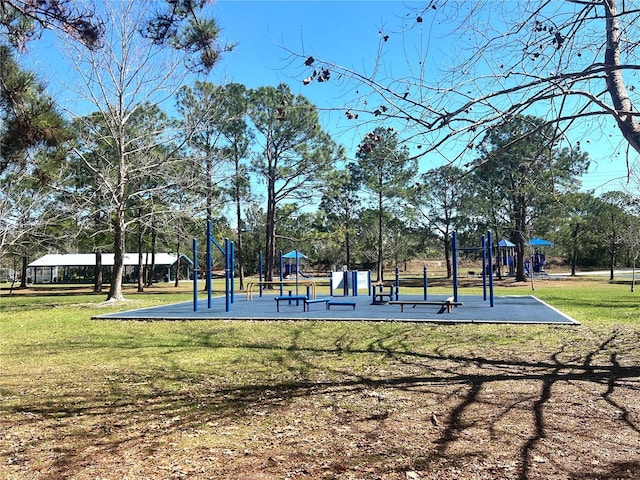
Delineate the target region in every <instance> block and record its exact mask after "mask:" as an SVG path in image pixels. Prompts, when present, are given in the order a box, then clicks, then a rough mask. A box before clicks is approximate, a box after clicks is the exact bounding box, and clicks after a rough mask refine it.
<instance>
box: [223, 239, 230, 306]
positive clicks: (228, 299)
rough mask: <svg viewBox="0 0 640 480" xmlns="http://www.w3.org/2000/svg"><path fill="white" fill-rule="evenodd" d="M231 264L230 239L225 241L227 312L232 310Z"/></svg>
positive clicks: (225, 297) (225, 304)
mask: <svg viewBox="0 0 640 480" xmlns="http://www.w3.org/2000/svg"><path fill="white" fill-rule="evenodd" d="M230 263H231V247H230V245H229V239H228V238H225V239H224V308H225V312H228V311H229V310H230V309H231V306H230V303H229V301H230V299H231V292H230V291H229V290H230V289H229V279H230V278H231V272H230V271H229V264H230Z"/></svg>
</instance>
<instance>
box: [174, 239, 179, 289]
mask: <svg viewBox="0 0 640 480" xmlns="http://www.w3.org/2000/svg"><path fill="white" fill-rule="evenodd" d="M176 255H178V259H177V260H176V272H175V276H176V278H175V283H174V284H173V286H174V287H176V288H178V285H179V284H180V238H178V242H177V244H176Z"/></svg>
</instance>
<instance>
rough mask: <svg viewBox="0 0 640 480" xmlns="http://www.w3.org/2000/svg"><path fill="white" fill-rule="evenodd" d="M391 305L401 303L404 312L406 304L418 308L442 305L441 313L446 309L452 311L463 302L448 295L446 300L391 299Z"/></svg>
mask: <svg viewBox="0 0 640 480" xmlns="http://www.w3.org/2000/svg"><path fill="white" fill-rule="evenodd" d="M389 305H400V311H401V312H404V306H405V305H413V308H416V306H418V305H440V306H441V307H442V310H441V311H440V312H439V313H443V312H444V311H446V312H447V313H451V310H453V307H458V306H460V305H462V302H456V301H454V298H453V297H448V298H446V299H445V300H391V301H390V302H389Z"/></svg>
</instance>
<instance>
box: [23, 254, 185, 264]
mask: <svg viewBox="0 0 640 480" xmlns="http://www.w3.org/2000/svg"><path fill="white" fill-rule="evenodd" d="M113 257H114V255H113V253H103V254H102V265H103V266H112V265H113ZM142 258H143V260H142V261H143V263H145V264H148V263H150V262H151V254H149V255H147V254H146V253H145V254H143V255H142ZM177 261H178V255H176V254H175V253H156V258H155V264H156V265H173V264H175V263H176V262H177ZM180 261H181V262H187V263H188V264H189V265H192V264H193V262H192V261H191V259H190V258H189V257H187V256H186V255H183V254H181V255H180ZM95 264H96V255H95V253H48V254H47V255H44V256H43V257H40V258H39V259H37V260H35V261H33V262H31V263H30V264H29V265H28V266H29V267H85V266H86V267H92V266H95ZM124 264H125V265H138V254H137V253H125V255H124Z"/></svg>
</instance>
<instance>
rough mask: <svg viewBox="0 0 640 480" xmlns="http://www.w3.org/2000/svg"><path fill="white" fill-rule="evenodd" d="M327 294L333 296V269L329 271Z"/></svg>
mask: <svg viewBox="0 0 640 480" xmlns="http://www.w3.org/2000/svg"><path fill="white" fill-rule="evenodd" d="M329 296H330V297H333V271H331V272H329Z"/></svg>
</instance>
